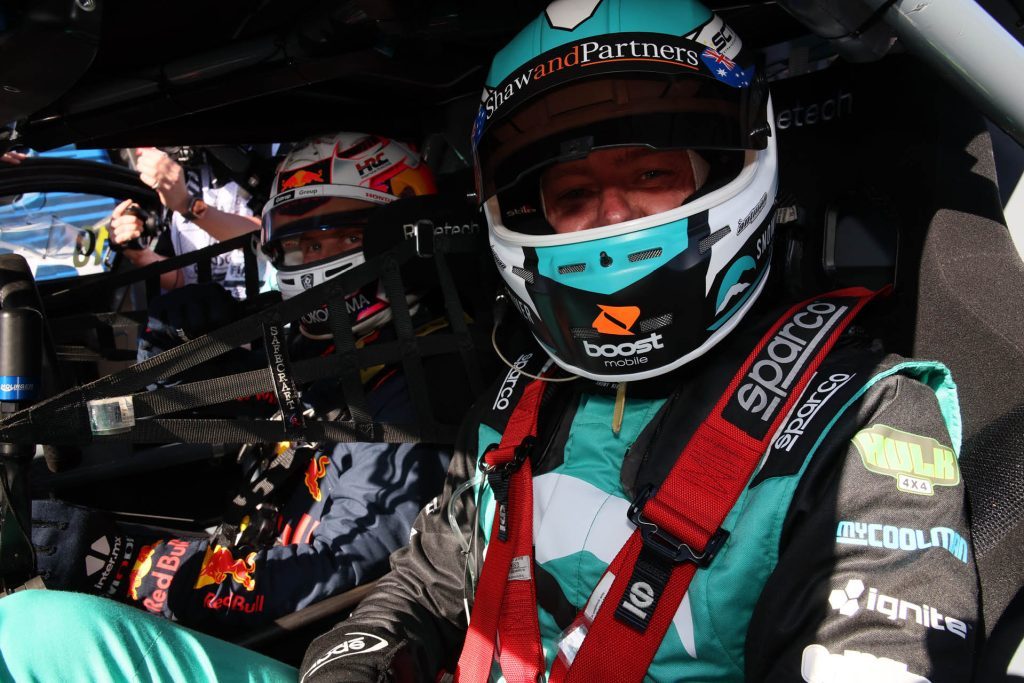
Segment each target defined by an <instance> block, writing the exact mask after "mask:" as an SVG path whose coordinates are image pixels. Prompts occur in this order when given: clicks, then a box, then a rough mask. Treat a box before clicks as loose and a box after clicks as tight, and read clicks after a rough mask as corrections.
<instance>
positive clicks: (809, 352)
mask: <svg viewBox="0 0 1024 683" xmlns="http://www.w3.org/2000/svg"><path fill="white" fill-rule="evenodd" d="M834 301H835V302H834V303H833V302H832V301H824V300H821V299H819V300H817V301H813V302H811V303H808V304H806V305H804V306H801V307H800V308H798V309H797V310H796V311H795V312H793V313H792V314H791V315H790V316H789V318H788V319H787V322H785V323H784V324H783V325H781V326H780V327H779V328H778V329H777V330H776V331H775V334H773V335H772V337H771V339H769V340H768V343H767V344H765V345H764V346H763V347H762V348H761V351H760V352H759V353H758V354H757V356H756V357H755V358H754V362H753V363H752V364H751V365H750V368H749V369H748V371H747V374H746V376H745V377H744V378H743V379H742V380H741V381H740V384H739V387H738V388H737V389H736V391H735V392H734V393H733V395H732V396H730V397H729V401H728V402H727V403H726V406H725V408H724V409H723V410H722V417H724V418H725V419H726V420H728V421H729V422H731V423H733V424H734V425H736V426H737V427H739V428H740V429H742V430H743V431H745V432H746V433H747V434H749V435H750V436H752V437H754V438H755V439H763V438H764V436H765V434H766V433H767V431H768V428H769V427H770V426H771V424H772V422H773V421H774V420H775V417H776V416H777V415H778V412H779V410H780V409H781V407H782V406H783V405H784V404H785V402H786V399H788V398H789V395H790V392H791V391H792V390H793V388H794V385H795V384H796V383H797V380H798V379H799V378H800V374H801V371H802V370H803V369H804V366H806V365H807V363H808V362H810V360H811V359H812V358H814V355H815V354H816V353H817V351H818V350H819V349H820V348H821V345H822V344H823V343H824V342H825V340H826V339H827V337H828V335H829V333H830V332H831V331H832V330H833V329H835V327H836V326H837V325H838V324H839V323H840V321H841V320H842V319H843V316H844V314H846V312H847V311H849V306H846V305H843V304H841V303H839V300H834Z"/></svg>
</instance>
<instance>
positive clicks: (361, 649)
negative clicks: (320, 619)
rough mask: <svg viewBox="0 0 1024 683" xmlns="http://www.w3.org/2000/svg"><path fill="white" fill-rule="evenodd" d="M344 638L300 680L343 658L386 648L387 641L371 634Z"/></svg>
mask: <svg viewBox="0 0 1024 683" xmlns="http://www.w3.org/2000/svg"><path fill="white" fill-rule="evenodd" d="M345 638H346V640H344V641H342V642H341V643H340V644H339V645H335V646H334V647H332V648H331V649H330V650H328V651H327V654H325V655H324V656H323V657H321V658H320V659H318V660H316V661H315V662H314V663H313V666H311V667H309V670H308V671H307V672H306V673H305V675H303V677H302V680H303V681H304V680H306V677H307V676H312V675H313V674H315V673H316V672H317V671H319V670H320V669H321V668H322V667H324V666H326V665H327V664H330V663H331V662H335V661H337V660H339V659H341V658H343V657H351V656H352V655H358V654H369V653H371V652H376V651H377V650H383V649H384V648H386V647H387V646H388V641H386V640H384V639H383V638H381V637H380V636H375V635H373V634H372V633H359V632H353V633H346V634H345Z"/></svg>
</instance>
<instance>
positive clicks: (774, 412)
mask: <svg viewBox="0 0 1024 683" xmlns="http://www.w3.org/2000/svg"><path fill="white" fill-rule="evenodd" d="M883 292H884V293H887V292H888V290H887V289H886V290H883V291H882V292H871V291H869V290H865V289H863V288H850V289H844V290H839V291H836V292H832V293H830V294H826V295H823V296H820V297H815V298H814V299H810V300H808V301H804V302H803V303H801V304H798V305H796V306H794V307H793V308H791V309H790V310H789V311H787V312H786V314H785V315H783V316H782V318H780V319H779V320H778V321H777V322H776V323H775V325H774V326H772V328H771V329H770V330H769V331H768V332H767V334H765V336H764V337H763V338H762V339H761V341H760V342H758V344H757V346H756V347H755V348H754V350H753V352H752V353H751V354H750V355H749V356H748V357H747V359H746V361H745V362H744V363H743V365H742V367H741V368H740V370H739V372H738V373H737V374H736V375H735V376H734V377H733V379H732V381H731V382H730V383H729V387H728V389H727V390H726V392H725V394H724V395H723V396H722V397H721V398H720V399H719V401H718V403H717V404H716V405H715V407H714V409H713V410H712V411H711V414H710V415H709V416H708V417H707V419H705V420H704V422H703V423H702V424H701V426H700V427H698V429H697V432H696V433H695V434H694V436H693V438H692V439H690V441H689V443H687V445H686V447H685V448H684V449H683V452H682V454H681V455H680V456H679V458H678V460H677V461H676V464H675V465H674V466H673V468H672V470H671V472H670V473H669V476H668V478H667V479H666V480H665V481H664V482H663V483H662V485H661V486H660V487H658V489H657V491H652V490H651V489H647V490H645V491H642V492H641V493H640V494H639V496H638V497H637V499H636V500H635V501H634V502H633V505H632V506H631V507H630V510H629V518H630V521H632V522H633V524H634V525H636V530H635V531H634V532H633V535H632V536H631V537H630V539H629V540H628V541H627V542H626V545H625V546H623V548H622V550H620V551H619V554H618V555H617V556H616V557H615V559H614V560H613V561H612V563H611V565H609V568H608V572H607V574H608V575H611V576H612V577H614V578H613V579H612V581H611V587H610V588H609V590H608V593H607V594H606V595H605V597H604V601H603V602H602V604H601V607H600V608H599V609H598V611H597V614H596V617H595V618H594V621H593V624H592V625H591V626H590V628H589V632H588V633H587V634H586V638H585V639H584V640H583V642H582V645H581V646H580V647H579V649H578V651H577V652H576V654H575V657H573V656H570V655H566V656H563V655H562V654H561V653H560V656H559V657H558V659H557V660H556V662H555V665H554V668H553V670H552V675H551V680H552V681H558V682H560V681H564V680H568V681H590V680H596V679H598V678H602V677H604V678H608V679H612V680H617V681H641V680H643V677H644V674H645V673H646V672H647V669H648V668H649V667H650V663H651V661H652V660H653V659H654V654H655V652H656V651H657V649H658V647H659V646H660V644H661V641H662V639H663V638H664V636H665V632H666V631H667V630H668V627H669V624H670V623H671V621H672V617H673V616H674V615H675V613H676V611H677V610H678V608H679V604H680V603H681V602H682V599H683V596H684V595H685V594H686V591H687V589H688V587H689V585H690V581H691V579H692V578H693V575H694V574H695V573H696V571H697V569H698V568H702V567H707V566H708V565H709V564H710V563H711V561H712V560H713V559H714V557H715V555H716V554H717V553H718V551H719V550H720V549H721V548H722V546H723V545H724V544H725V543H726V541H727V539H728V532H726V531H725V530H724V529H722V528H721V525H722V522H723V521H724V520H725V517H726V515H728V513H729V511H730V510H731V509H732V507H733V506H734V505H735V504H736V501H737V500H738V499H739V496H740V494H741V493H742V492H743V489H744V488H745V487H746V485H747V483H748V482H749V481H750V478H751V476H752V475H753V473H754V470H755V468H756V467H757V465H758V463H759V462H760V460H761V456H762V455H763V454H764V452H765V450H766V449H767V447H768V445H769V442H770V441H771V438H772V436H773V435H774V434H775V432H776V430H777V429H778V428H779V426H780V425H781V423H782V420H783V419H784V418H785V416H786V415H787V414H788V413H789V411H790V410H791V409H792V407H793V405H794V404H795V403H796V401H797V399H798V397H799V396H800V394H801V393H802V392H803V391H804V389H805V387H806V386H807V383H808V382H809V381H810V379H811V377H812V376H813V375H814V373H815V371H816V370H817V368H818V367H819V366H820V365H821V363H822V361H823V360H824V359H825V356H826V355H827V354H828V352H829V351H830V350H831V349H832V347H833V346H834V345H835V343H836V341H838V339H839V337H840V335H841V334H842V332H843V330H845V328H846V326H847V325H849V323H850V322H851V321H852V320H853V318H854V317H855V316H856V315H857V313H859V312H860V310H861V309H862V308H863V307H864V306H865V305H866V304H867V303H868V302H869V301H871V300H872V299H873V298H875V297H876V296H878V295H879V294H881V293H883ZM709 462H713V463H715V466H714V467H708V466H707V463H709ZM623 651H625V652H629V653H630V656H629V657H621V656H617V655H616V654H615V653H616V652H623Z"/></svg>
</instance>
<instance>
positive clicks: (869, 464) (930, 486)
mask: <svg viewBox="0 0 1024 683" xmlns="http://www.w3.org/2000/svg"><path fill="white" fill-rule="evenodd" d="M853 445H854V446H856V447H857V451H858V452H860V458H861V461H862V462H863V463H864V467H865V468H866V469H867V470H868V471H869V472H875V473H876V474H884V475H887V476H890V477H894V478H895V479H896V488H897V489H899V490H900V491H904V492H906V493H916V494H917V495H920V496H931V495H934V494H935V487H936V486H956V485H957V484H959V483H960V466H959V465H958V464H957V461H956V455H955V454H954V453H953V450H952V449H951V448H949V447H947V446H943V445H942V444H940V443H939V442H938V441H936V440H935V439H932V438H928V437H924V436H918V435H917V434H910V433H908V432H901V431H900V430H898V429H893V428H892V427H887V426H886V425H882V424H876V425H872V426H871V427H868V428H867V429H862V430H860V431H859V432H857V434H856V436H854V437H853Z"/></svg>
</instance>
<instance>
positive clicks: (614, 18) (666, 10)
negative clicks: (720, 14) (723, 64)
mask: <svg viewBox="0 0 1024 683" xmlns="http://www.w3.org/2000/svg"><path fill="white" fill-rule="evenodd" d="M594 4H595V0H590V1H587V0H558V1H557V2H554V3H552V5H554V7H549V8H548V10H547V11H546V12H545V13H544V14H541V15H540V16H539V17H537V18H536V19H534V20H533V21H532V22H530V23H529V24H527V26H526V28H525V29H523V30H522V31H520V32H519V34H518V35H517V36H516V37H515V38H513V39H512V41H511V42H510V43H509V44H508V45H506V46H505V48H504V49H502V50H501V52H499V53H498V54H497V56H495V58H494V61H493V62H492V63H491V71H490V73H489V74H488V76H487V84H488V85H489V86H490V87H496V86H497V85H498V84H499V83H501V82H502V81H504V80H505V79H506V78H508V77H509V76H510V75H511V74H512V72H513V71H516V70H517V69H519V68H520V67H521V66H522V65H523V64H526V63H527V62H529V61H530V60H532V59H533V58H535V57H536V56H537V55H539V54H542V53H544V52H547V51H548V50H553V49H554V48H556V47H560V46H562V45H565V44H566V43H570V42H573V41H576V40H580V39H582V38H593V37H596V36H603V35H607V34H609V33H671V34H674V35H678V36H683V35H686V34H687V33H690V32H692V31H693V30H694V29H696V28H697V27H699V26H701V25H702V24H705V23H707V22H708V21H709V20H710V19H711V16H712V15H711V11H710V10H708V9H707V8H706V7H704V6H703V5H701V4H700V3H697V2H679V0H675V1H674V2H673V1H670V0H654V1H653V2H646V3H643V4H642V5H637V6H636V7H632V6H630V7H629V8H628V11H627V5H628V4H629V0H600V1H599V2H597V3H596V4H597V7H593V5H594ZM577 22H579V23H577Z"/></svg>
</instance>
